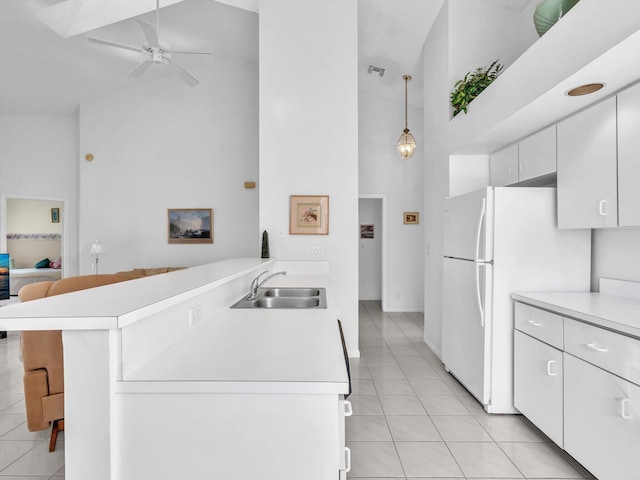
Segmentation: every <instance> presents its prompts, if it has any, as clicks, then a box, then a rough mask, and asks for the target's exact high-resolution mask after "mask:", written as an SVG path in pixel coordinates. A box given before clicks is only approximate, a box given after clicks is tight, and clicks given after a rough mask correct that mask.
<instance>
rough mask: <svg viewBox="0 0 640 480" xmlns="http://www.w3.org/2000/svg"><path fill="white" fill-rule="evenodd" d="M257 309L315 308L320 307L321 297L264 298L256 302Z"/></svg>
mask: <svg viewBox="0 0 640 480" xmlns="http://www.w3.org/2000/svg"><path fill="white" fill-rule="evenodd" d="M254 304H255V307H256V308H313V307H318V306H319V305H320V298H319V297H262V298H257V299H256V300H255V302H254Z"/></svg>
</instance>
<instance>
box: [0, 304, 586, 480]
mask: <svg viewBox="0 0 640 480" xmlns="http://www.w3.org/2000/svg"><path fill="white" fill-rule="evenodd" d="M422 323H423V319H422V314H418V313H415V314H414V313H392V314H385V313H383V312H382V311H381V309H380V305H379V303H378V302H361V303H360V348H361V355H362V356H361V358H360V359H351V375H352V381H353V392H354V393H353V395H352V396H351V398H350V399H351V402H352V404H353V411H354V414H353V416H352V417H349V418H347V444H348V446H349V447H350V448H351V451H352V469H351V472H350V473H349V475H348V476H349V478H357V479H359V480H365V479H367V480H372V479H376V480H388V479H414V480H418V479H430V480H443V479H444V478H447V479H449V480H451V479H454V480H456V479H457V480H461V479H480V478H482V479H484V480H496V479H500V480H512V479H545V480H559V479H583V478H593V477H592V476H590V475H589V473H588V472H586V471H585V470H584V469H583V468H582V467H581V466H580V465H578V464H577V463H575V461H573V460H572V459H571V458H569V457H567V456H566V455H565V454H563V452H562V451H561V450H560V449H558V448H557V447H556V446H555V445H554V444H553V443H551V442H550V440H548V439H547V438H546V437H545V436H544V435H542V434H541V433H540V432H538V431H537V430H536V429H535V427H533V426H532V425H531V424H530V423H529V422H527V421H526V420H525V419H523V418H522V417H520V416H515V415H500V416H496V415H488V414H486V413H485V412H484V410H483V409H482V408H481V407H480V405H479V404H478V402H477V401H476V400H475V399H474V398H473V397H471V396H470V395H469V394H468V393H467V392H466V390H465V389H464V388H463V387H461V386H460V384H459V383H458V382H457V381H456V380H455V379H454V378H453V377H451V376H450V375H449V374H448V373H446V372H445V371H444V369H443V367H442V363H441V362H440V360H439V359H438V358H437V357H436V356H435V355H434V353H433V352H432V351H431V350H430V349H429V348H428V347H427V346H426V345H425V344H424V342H423V340H422V335H423V329H422ZM19 343H20V337H19V334H16V333H11V332H10V333H9V337H8V338H7V339H4V340H0V480H49V479H51V480H56V479H57V480H60V479H62V478H64V432H62V433H61V435H60V437H59V438H58V446H57V448H56V451H55V452H54V453H48V451H47V449H48V435H49V432H48V431H42V432H35V433H31V432H28V431H27V428H26V419H25V414H24V397H23V393H22V364H21V363H20V360H19Z"/></svg>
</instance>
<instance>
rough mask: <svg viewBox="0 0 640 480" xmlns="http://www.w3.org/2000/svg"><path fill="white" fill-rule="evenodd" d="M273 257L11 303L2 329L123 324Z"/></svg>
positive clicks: (1, 315)
mask: <svg viewBox="0 0 640 480" xmlns="http://www.w3.org/2000/svg"><path fill="white" fill-rule="evenodd" d="M272 261H273V260H263V259H258V258H240V259H232V260H224V261H221V262H216V263H210V264H207V265H200V266H198V267H192V268H188V269H185V270H178V271H175V272H169V273H163V274H160V275H153V276H150V277H143V278H139V279H136V280H129V281H126V282H120V283H114V284H111V285H105V286H102V287H96V288H90V289H87V290H80V291H77V292H71V293H67V294H65V295H58V296H53V297H47V298H42V299H39V300H33V301H31V302H25V303H18V304H13V305H10V306H7V307H4V308H2V309H0V330H9V331H12V330H15V331H20V330H42V329H46V330H94V329H109V328H122V327H123V326H126V325H128V324H130V323H132V322H135V321H136V320H138V319H140V318H144V317H146V316H148V315H151V314H153V313H156V312H158V311H160V310H163V309H166V308H168V307H170V306H172V305H175V304H177V303H180V302H183V301H185V300H187V299H189V298H192V297H195V296H196V295H199V294H201V293H203V292H204V291H206V290H209V289H211V288H214V287H215V286H217V285H220V284H222V283H225V282H227V281H229V280H230V279H233V278H237V277H239V276H241V275H244V274H246V273H247V272H248V271H250V270H252V269H255V268H256V267H257V266H259V265H261V264H265V265H268V264H270V263H271V262H272ZM132 287H133V288H132Z"/></svg>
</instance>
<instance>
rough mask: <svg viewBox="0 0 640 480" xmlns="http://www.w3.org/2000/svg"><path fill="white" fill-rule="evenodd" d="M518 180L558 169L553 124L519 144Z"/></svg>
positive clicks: (554, 127) (546, 173)
mask: <svg viewBox="0 0 640 480" xmlns="http://www.w3.org/2000/svg"><path fill="white" fill-rule="evenodd" d="M518 150H519V153H518V181H519V182H522V181H525V180H529V179H531V178H536V177H540V176H542V175H548V174H551V173H554V172H555V171H556V126H555V124H554V125H551V126H549V127H547V128H545V129H544V130H541V131H539V132H538V133H534V134H533V135H531V136H530V137H527V138H525V139H524V140H521V141H520V143H519V144H518Z"/></svg>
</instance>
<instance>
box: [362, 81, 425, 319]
mask: <svg viewBox="0 0 640 480" xmlns="http://www.w3.org/2000/svg"><path fill="white" fill-rule="evenodd" d="M407 73H410V74H411V75H413V76H414V77H416V75H422V72H417V74H416V73H415V72H407ZM416 78H417V77H416ZM408 96H409V97H411V82H409V85H408ZM358 108H359V129H360V133H359V142H358V143H359V168H358V178H359V191H360V193H361V194H385V195H386V198H387V242H388V243H387V299H386V302H385V304H386V310H387V311H395V312H397V311H406V312H422V311H424V310H423V308H424V300H423V294H424V271H423V265H422V257H423V245H424V221H423V220H422V219H421V221H420V223H419V224H418V225H405V224H404V223H403V216H402V214H403V212H420V214H422V211H423V206H424V184H423V179H424V173H423V172H424V165H425V156H424V155H423V152H424V148H425V136H424V126H423V125H424V118H423V109H421V108H416V107H413V106H411V105H410V106H409V112H408V117H409V119H408V125H409V130H410V131H411V133H412V134H413V136H414V137H415V139H416V143H417V144H418V146H417V148H416V151H415V152H414V154H413V157H411V158H407V159H402V158H401V157H400V155H399V154H398V150H397V148H396V143H397V142H398V138H400V134H401V133H402V130H403V129H404V90H399V91H398V100H397V101H391V100H388V99H386V98H382V97H377V96H375V95H372V94H370V93H364V92H361V93H360V97H359V107H358ZM428 161H430V159H429V160H428Z"/></svg>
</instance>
